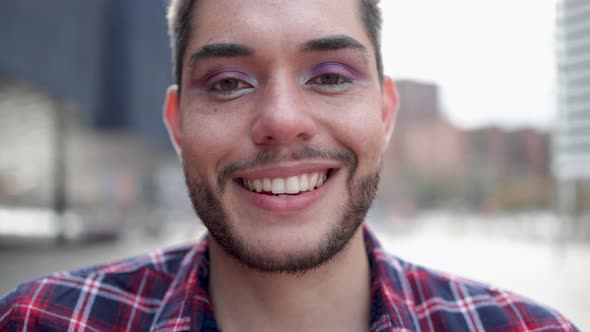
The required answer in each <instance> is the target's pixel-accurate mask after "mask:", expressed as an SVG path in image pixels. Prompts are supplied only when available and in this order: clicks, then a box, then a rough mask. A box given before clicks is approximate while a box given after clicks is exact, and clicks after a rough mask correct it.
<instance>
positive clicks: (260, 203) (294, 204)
mask: <svg viewBox="0 0 590 332" xmlns="http://www.w3.org/2000/svg"><path fill="white" fill-rule="evenodd" d="M336 173H337V172H335V171H333V172H332V174H331V175H330V177H329V178H328V179H327V180H326V182H324V184H323V185H322V186H321V187H319V188H316V189H315V190H312V191H306V192H303V193H301V194H298V195H289V196H288V197H278V196H274V195H265V194H258V193H256V192H252V191H250V190H248V189H246V188H244V187H243V186H241V185H239V184H237V183H236V185H237V186H238V187H239V190H240V191H241V192H242V193H243V194H244V195H245V196H246V199H247V200H248V201H250V202H251V203H252V204H254V206H256V207H258V208H260V209H262V210H266V211H269V212H273V213H279V214H283V213H284V214H287V213H295V212H300V211H302V210H304V209H307V208H309V207H310V206H312V205H313V204H314V203H316V202H317V201H319V200H320V199H321V198H322V197H323V196H324V195H325V194H326V192H327V191H328V188H329V187H330V186H331V184H332V179H333V178H334V175H336Z"/></svg>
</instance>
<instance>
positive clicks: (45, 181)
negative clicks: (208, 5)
mask: <svg viewBox="0 0 590 332" xmlns="http://www.w3.org/2000/svg"><path fill="white" fill-rule="evenodd" d="M387 1H389V0H387ZM456 1H458V0H456ZM422 2H424V1H422ZM392 3H393V2H392ZM397 3H403V2H402V1H398V2H397ZM539 3H542V5H544V6H546V7H545V8H551V10H550V11H548V12H550V13H551V17H550V19H548V20H546V21H544V23H543V24H546V25H548V26H551V27H550V28H548V30H547V31H551V33H550V35H549V36H546V38H548V39H550V40H551V41H552V43H551V45H550V49H549V52H553V54H554V57H553V58H552V59H554V61H553V63H551V64H549V65H548V66H547V67H548V68H543V70H545V71H547V72H554V73H555V75H554V77H553V76H551V75H549V77H551V78H552V81H553V82H551V84H553V85H554V86H555V89H554V90H553V91H552V93H551V96H547V95H542V96H541V95H539V96H537V97H538V98H539V99H550V100H551V101H552V104H551V107H550V108H551V110H552V115H551V117H550V118H551V121H550V122H549V123H545V124H544V125H539V121H535V119H534V114H535V109H532V110H531V109H525V108H526V106H525V107H522V105H521V104H520V103H517V105H512V104H511V101H512V100H511V98H506V97H503V96H502V95H498V94H499V92H498V91H500V90H492V89H484V88H483V87H481V86H478V85H477V82H473V85H474V86H473V87H471V89H473V90H467V89H463V92H464V94H465V96H466V98H467V97H468V96H469V95H470V94H472V91H477V94H478V95H481V96H485V98H482V99H481V100H480V101H479V102H480V103H481V106H482V107H481V110H480V109H479V108H477V107H474V108H472V109H467V110H463V109H461V110H460V111H455V112H454V113H453V111H452V110H451V108H452V107H453V105H457V103H456V102H453V101H452V100H451V99H450V96H449V94H445V91H446V90H445V89H446V85H445V82H444V80H442V79H441V80H440V81H438V80H437V78H436V77H434V78H431V77H428V76H427V75H426V76H424V75H421V74H416V75H415V77H412V73H408V72H404V75H400V76H404V77H403V78H401V77H400V78H399V79H397V88H398V91H399V94H400V97H401V107H400V110H399V115H398V119H397V124H396V128H395V133H394V136H393V139H392V145H391V147H390V149H389V150H388V151H387V153H386V155H385V161H384V168H383V176H382V182H381V186H380V192H379V195H378V199H377V201H376V202H375V204H374V206H373V208H372V210H371V213H370V216H369V218H368V219H369V222H370V223H371V224H372V225H373V227H374V228H375V229H376V230H377V232H378V235H379V237H380V238H381V239H382V241H383V243H384V245H385V246H386V247H387V248H389V249H390V250H391V251H392V253H394V254H395V255H398V256H400V257H402V258H404V259H406V260H409V261H413V262H416V263H419V264H424V265H427V266H429V267H433V268H437V269H440V270H445V271H448V272H452V273H455V274H459V275H462V276H466V277H470V278H474V279H477V280H480V281H484V282H488V283H492V284H495V285H498V286H500V287H502V288H507V289H510V290H513V291H515V292H517V293H519V294H522V295H524V296H526V297H529V298H532V299H534V300H536V301H539V302H542V303H545V304H547V305H550V306H552V307H554V308H556V309H558V310H559V311H561V312H562V313H563V314H565V315H566V316H567V317H568V318H570V319H571V320H572V321H573V322H574V323H575V324H577V325H578V327H580V328H581V329H582V330H585V329H590V318H589V317H590V315H589V314H590V285H589V282H590V1H588V0H562V1H549V0H547V1H540V2H539ZM535 4H537V2H535ZM388 5H389V2H388V4H387V5H385V6H384V7H385V8H384V10H385V22H386V23H387V22H388V20H390V21H395V19H396V16H395V15H396V13H392V12H393V10H392V9H390V8H387V6H388ZM165 6H166V1H164V0H152V1H145V0H141V1H140V0H124V1H121V0H86V1H77V0H54V1H50V2H48V1H33V0H27V1H4V2H2V3H1V4H0V45H1V47H2V52H0V264H1V266H2V268H0V294H4V293H6V292H8V291H9V290H10V289H12V288H14V287H15V286H16V285H17V284H18V283H20V282H22V281H24V280H26V279H31V278H34V277H38V276H41V275H44V274H48V273H51V272H55V271H60V270H66V269H72V268H77V267H82V266H87V265H91V264H95V263H98V262H104V261H108V260H113V259H117V258H123V257H128V256H132V255H137V254H140V253H142V252H145V251H148V250H151V249H155V248H161V247H164V246H168V245H172V244H178V243H182V242H186V241H194V240H195V239H197V238H198V236H199V234H200V233H202V232H203V227H202V226H201V224H200V222H199V221H198V220H197V218H196V217H195V215H194V212H193V211H192V208H191V207H190V203H189V200H188V198H187V196H186V190H185V186H184V180H183V177H182V172H181V169H180V164H179V162H178V160H177V158H176V156H175V154H174V151H173V149H172V146H171V145H170V143H169V140H168V137H167V134H166V132H165V129H164V126H163V125H162V122H161V107H162V104H163V102H164V93H165V89H166V87H167V86H168V85H169V84H170V83H171V60H170V58H171V56H170V50H169V47H168V45H169V42H168V36H167V33H166V22H165V18H164V11H165ZM400 8H402V7H401V6H400ZM395 10H399V8H397V7H396V8H395ZM528 10H529V11H530V12H531V13H532V12H534V11H535V8H529V9H528ZM449 12H451V11H450V10H449ZM402 14H403V13H402ZM398 15H400V14H398ZM465 15H467V16H469V15H470V14H469V13H466V14H465ZM443 16H444V13H443ZM522 20H523V24H524V21H526V18H525V17H522ZM496 21H497V20H496ZM500 21H501V20H500ZM498 24H500V23H498ZM423 25H425V26H426V27H429V25H428V24H427V23H423ZM436 29H437V28H436V27H430V31H431V32H432V33H433V34H435V31H436ZM464 29H469V27H464ZM514 29H517V27H515V28H514ZM387 32H388V30H387V29H386V30H385V33H384V36H383V38H384V46H383V47H384V56H385V59H384V61H385V63H388V61H389V55H390V54H392V51H389V49H394V50H395V47H396V45H399V44H398V42H399V43H401V42H400V41H398V40H397V39H394V38H393V35H392V36H390V35H388V33H387ZM405 34H406V35H407V36H410V37H411V36H412V31H411V30H406V31H405ZM407 36H406V37H407ZM504 37H507V35H506V36H503V35H502V34H499V35H497V36H495V38H497V39H498V40H499V41H498V42H499V43H500V44H501V43H502V38H504ZM434 38H446V37H445V36H438V37H437V36H434ZM415 42H416V43H420V42H423V41H421V39H417V40H415ZM466 47H469V43H466ZM403 51H404V52H406V54H409V56H410V57H415V58H417V59H418V60H416V61H417V62H418V63H420V61H423V59H426V58H429V57H430V58H434V57H436V55H435V54H432V55H430V54H426V55H425V54H413V53H412V51H413V50H412V49H411V48H409V49H408V48H405V49H403ZM399 52H401V50H400V51H399ZM458 52H463V51H462V50H461V49H459V50H458ZM498 52H499V53H502V54H518V52H516V51H515V50H514V49H510V47H508V46H507V47H506V49H499V50H498ZM521 53H522V51H521ZM519 56H520V57H522V56H523V55H522V54H521V55H519ZM537 56H538V54H535V53H534V52H532V51H531V53H530V54H529V53H527V54H524V57H529V58H531V59H533V58H535V57H537ZM396 57H397V59H400V58H402V57H403V54H402V55H397V54H396V55H391V58H392V61H391V62H392V63H393V64H391V63H390V64H389V66H396V61H395V60H396V59H395V58H396ZM495 57H496V54H488V55H486V58H483V59H479V61H480V62H479V64H478V65H479V66H482V67H483V66H487V67H489V66H490V62H493V59H494V58H495ZM397 63H398V64H400V66H401V64H403V61H401V60H400V61H398V62H397ZM447 65H448V64H447ZM440 66H443V67H444V66H445V63H441V64H440ZM492 66H493V65H492ZM386 68H388V67H386ZM406 68H407V67H406ZM494 70H497V71H502V68H500V67H499V68H495V69H494ZM388 72H389V73H390V74H394V75H395V74H396V70H395V69H393V70H390V71H388ZM504 79H505V80H506V85H507V86H510V83H509V82H510V80H511V77H510V75H509V73H506V74H505V75H504ZM539 79H543V77H536V76H535V75H529V76H528V77H527V80H528V81H530V83H531V86H532V85H533V84H534V82H535V81H537V80H539ZM528 81H525V82H524V84H522V86H519V88H518V89H517V90H519V91H516V93H517V94H520V91H522V94H523V95H526V94H527V93H528V92H527V86H528ZM464 83H465V85H469V84H471V83H472V82H464ZM482 89H483V90H486V91H481V90H482ZM513 90H514V89H513ZM484 92H485V93H484ZM473 93H475V92H473ZM532 95H533V96H534V94H532ZM497 99H501V102H502V105H503V110H502V111H503V112H507V113H515V114H518V113H520V112H524V113H527V112H528V113H529V114H533V118H532V119H531V120H530V121H529V122H527V120H526V119H524V120H522V119H520V120H519V122H518V123H516V124H509V125H506V124H505V123H503V122H502V121H499V122H494V121H487V122H486V120H482V121H481V123H476V124H475V125H474V124H470V125H465V122H462V121H461V120H460V119H459V120H457V119H458V118H460V114H461V112H464V113H470V114H471V115H473V114H477V113H478V112H481V113H482V118H483V119H485V118H486V115H485V114H483V113H484V111H483V110H484V109H486V106H485V105H486V104H487V103H488V100H497ZM531 107H533V106H531ZM533 108H534V107H533ZM507 110H508V111H507ZM453 114H454V115H453ZM457 114H459V115H457Z"/></svg>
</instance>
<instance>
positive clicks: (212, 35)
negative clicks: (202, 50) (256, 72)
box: [188, 0, 374, 52]
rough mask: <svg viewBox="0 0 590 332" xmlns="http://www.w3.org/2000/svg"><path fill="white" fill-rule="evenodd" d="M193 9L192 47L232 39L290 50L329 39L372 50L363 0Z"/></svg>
mask: <svg viewBox="0 0 590 332" xmlns="http://www.w3.org/2000/svg"><path fill="white" fill-rule="evenodd" d="M193 11H194V12H193V20H192V25H193V26H192V33H191V40H190V41H189V45H188V46H189V49H191V48H197V47H200V46H202V45H203V44H207V43H211V42H216V41H230V42H240V43H244V44H249V45H252V46H253V47H254V48H258V47H257V45H258V46H259V47H260V46H262V47H264V48H275V49H281V50H287V49H290V48H293V47H294V46H297V45H300V44H303V43H304V42H305V41H307V40H311V39H316V38H318V37H322V36H329V35H347V36H350V37H353V38H355V39H357V40H359V41H360V42H361V43H363V44H364V45H365V46H366V47H367V48H368V49H371V45H370V44H371V43H370V40H369V37H368V36H367V34H366V31H365V29H364V26H363V23H362V19H361V14H360V3H359V0H296V1H294V0H279V1H277V0H197V3H196V6H195V8H193ZM371 50H372V49H371ZM372 52H374V50H372Z"/></svg>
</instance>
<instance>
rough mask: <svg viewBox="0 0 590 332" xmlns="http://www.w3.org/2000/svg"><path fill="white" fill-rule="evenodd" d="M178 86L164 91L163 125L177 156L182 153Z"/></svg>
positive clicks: (172, 86)
mask: <svg viewBox="0 0 590 332" xmlns="http://www.w3.org/2000/svg"><path fill="white" fill-rule="evenodd" d="M178 103H179V98H178V86H177V85H171V86H169V87H168V90H167V91H166V102H165V103H164V114H163V118H164V124H165V125H166V128H167V129H168V135H169V136H170V141H171V142H172V145H174V149H175V150H176V153H177V154H178V156H181V151H182V135H181V133H182V122H181V121H182V120H181V116H180V110H179V104H178Z"/></svg>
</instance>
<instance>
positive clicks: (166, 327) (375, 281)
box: [0, 227, 577, 332]
mask: <svg viewBox="0 0 590 332" xmlns="http://www.w3.org/2000/svg"><path fill="white" fill-rule="evenodd" d="M364 235H365V242H366V248H367V254H368V256H369V261H370V267H371V282H372V285H371V291H372V307H371V324H370V327H369V331H371V332H377V331H514V332H516V331H544V332H550V331H553V332H556V331H577V329H576V328H575V327H574V326H573V325H572V324H571V323H570V322H569V321H568V320H566V319H565V318H564V317H562V316H561V315H560V314H558V313H557V312H555V311H553V310H551V309H548V308H546V307H543V306H541V305H539V304H536V303H533V302H531V301H529V300H526V299H523V298H521V297H519V296H516V295H514V294H511V293H508V292H506V291H503V290H501V289H498V288H493V287H488V286H485V285H482V284H479V283H476V282H472V281H469V280H465V279H461V278H457V277H455V276H452V275H448V274H443V273H440V272H435V271H432V270H428V269H425V268H423V267H420V266H416V265H413V264H410V263H407V262H404V261H402V260H400V259H398V258H396V257H392V256H391V255H389V254H387V253H386V252H385V251H383V249H381V247H380V245H379V243H378V242H377V239H376V238H375V237H374V236H373V235H372V234H371V232H370V231H369V230H368V229H367V227H364ZM208 278H209V255H208V246H207V238H204V239H203V240H202V241H201V242H199V243H198V244H196V245H190V246H183V247H177V248H173V249H169V250H165V251H157V252H154V253H151V254H148V255H145V256H142V257H138V258H133V259H129V260H124V261H120V262H116V263H112V264H108V265H101V266H96V267H92V268H88V269H83V270H79V271H75V272H67V273H57V274H54V275H52V276H49V277H45V278H41V279H38V280H34V281H31V282H28V283H25V284H23V285H21V286H19V287H18V288H17V289H16V290H15V291H13V292H12V293H10V294H8V295H7V296H6V297H5V298H4V299H2V300H0V331H72V332H78V331H217V330H218V326H217V322H216V320H215V316H214V312H213V308H212V306H211V300H210V297H209V290H208Z"/></svg>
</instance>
